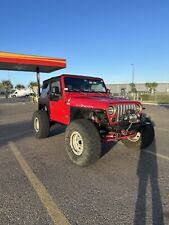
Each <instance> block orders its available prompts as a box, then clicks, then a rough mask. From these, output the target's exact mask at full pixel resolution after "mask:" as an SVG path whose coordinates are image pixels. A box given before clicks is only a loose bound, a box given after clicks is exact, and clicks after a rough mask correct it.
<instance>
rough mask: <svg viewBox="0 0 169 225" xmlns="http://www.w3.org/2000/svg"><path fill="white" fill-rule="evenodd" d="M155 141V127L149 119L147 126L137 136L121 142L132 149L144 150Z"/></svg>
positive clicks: (146, 122)
mask: <svg viewBox="0 0 169 225" xmlns="http://www.w3.org/2000/svg"><path fill="white" fill-rule="evenodd" d="M153 140H154V126H153V124H152V122H151V121H150V120H149V119H147V120H146V121H145V125H144V126H143V127H142V129H141V130H140V131H138V132H137V133H136V134H135V136H133V137H130V138H127V139H123V140H121V141H122V142H123V144H124V145H126V146H127V147H128V148H132V149H138V150H139V149H144V148H146V147H148V146H149V145H150V144H151V143H152V142H153Z"/></svg>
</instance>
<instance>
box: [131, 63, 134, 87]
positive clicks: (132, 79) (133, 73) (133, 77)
mask: <svg viewBox="0 0 169 225" xmlns="http://www.w3.org/2000/svg"><path fill="white" fill-rule="evenodd" d="M131 66H132V83H133V84H134V73H135V67H134V64H131Z"/></svg>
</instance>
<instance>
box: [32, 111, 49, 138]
mask: <svg viewBox="0 0 169 225" xmlns="http://www.w3.org/2000/svg"><path fill="white" fill-rule="evenodd" d="M32 120H33V129H34V134H35V137H36V138H46V137H48V136H49V130H50V126H49V118H48V114H47V113H46V112H45V111H42V110H38V111H35V112H34V114H33V119H32Z"/></svg>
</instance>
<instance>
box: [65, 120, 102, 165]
mask: <svg viewBox="0 0 169 225" xmlns="http://www.w3.org/2000/svg"><path fill="white" fill-rule="evenodd" d="M65 147H66V150H67V153H68V156H69V158H70V159H71V161H72V162H73V163H75V164H76V165H78V166H86V165H89V164H92V163H94V162H96V161H97V160H98V159H99V158H100V156H101V140H100V135H99V133H98V130H97V129H96V127H95V126H94V124H93V123H92V122H91V121H89V120H85V119H78V120H75V121H73V122H71V123H70V124H69V126H68V127H67V129H66V132H65Z"/></svg>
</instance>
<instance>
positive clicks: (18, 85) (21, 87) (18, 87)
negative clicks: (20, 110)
mask: <svg viewBox="0 0 169 225" xmlns="http://www.w3.org/2000/svg"><path fill="white" fill-rule="evenodd" d="M15 88H16V89H18V90H21V89H24V88H25V86H24V85H22V84H17V85H16V86H15Z"/></svg>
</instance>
